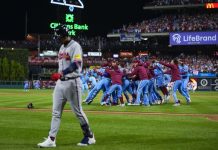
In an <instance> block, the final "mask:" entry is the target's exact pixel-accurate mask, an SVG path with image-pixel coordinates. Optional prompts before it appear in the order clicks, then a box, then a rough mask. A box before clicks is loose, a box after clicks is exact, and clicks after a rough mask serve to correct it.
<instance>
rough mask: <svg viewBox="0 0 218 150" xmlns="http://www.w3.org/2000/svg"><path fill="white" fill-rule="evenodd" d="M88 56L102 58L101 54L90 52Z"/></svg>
mask: <svg viewBox="0 0 218 150" xmlns="http://www.w3.org/2000/svg"><path fill="white" fill-rule="evenodd" d="M88 56H94V57H95V56H102V53H101V52H88Z"/></svg>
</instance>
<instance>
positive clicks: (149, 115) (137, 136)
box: [0, 89, 218, 150]
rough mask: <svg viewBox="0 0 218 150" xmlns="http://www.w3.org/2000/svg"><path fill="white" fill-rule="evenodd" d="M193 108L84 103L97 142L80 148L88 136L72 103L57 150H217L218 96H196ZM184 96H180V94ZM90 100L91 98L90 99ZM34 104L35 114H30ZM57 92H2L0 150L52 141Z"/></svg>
mask: <svg viewBox="0 0 218 150" xmlns="http://www.w3.org/2000/svg"><path fill="white" fill-rule="evenodd" d="M190 94H191V98H192V103H191V105H186V103H185V100H184V99H183V98H182V97H181V96H179V98H180V99H181V100H182V105H181V106H180V107H173V106H172V104H173V101H172V98H171V99H170V103H168V104H164V105H156V106H151V107H143V106H126V107H118V106H110V107H109V106H100V104H99V98H100V96H101V94H99V95H98V97H97V98H96V99H95V100H94V102H93V103H92V104H91V105H85V104H83V109H84V110H85V113H86V114H87V116H88V119H89V122H90V125H91V128H92V130H93V131H94V133H95V138H96V140H97V142H96V144H95V145H91V146H89V147H85V148H84V147H78V146H76V144H77V143H78V142H80V140H81V139H82V137H83V135H82V132H81V129H80V126H79V123H78V120H76V117H75V115H74V114H73V113H72V112H71V110H70V106H69V104H67V105H66V107H65V112H64V113H63V117H62V122H61V127H60V131H59V133H58V137H57V141H56V144H57V148H55V149H57V150H59V149H61V150H68V149H69V150H72V149H73V150H79V149H87V150H92V149H93V150H111V149H114V150H180V149H181V150H217V147H218V92H195V93H190ZM178 95H179V94H178ZM84 98H85V96H84ZM30 102H32V103H33V105H34V109H31V110H29V109H27V108H26V106H27V104H28V103H30ZM51 107H52V90H30V91H29V92H24V91H23V90H22V89H16V90H14V89H0V150H35V149H36V148H37V146H36V145H37V143H39V142H42V141H43V137H47V136H48V131H49V128H50V120H51Z"/></svg>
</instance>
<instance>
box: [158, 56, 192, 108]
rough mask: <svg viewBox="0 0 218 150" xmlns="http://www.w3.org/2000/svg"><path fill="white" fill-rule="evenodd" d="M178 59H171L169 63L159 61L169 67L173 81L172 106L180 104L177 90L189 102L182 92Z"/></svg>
mask: <svg viewBox="0 0 218 150" xmlns="http://www.w3.org/2000/svg"><path fill="white" fill-rule="evenodd" d="M178 63H179V62H178V60H177V59H174V60H172V61H171V63H170V64H167V63H164V62H160V64H162V65H164V66H166V67H168V68H170V70H171V75H172V82H174V84H173V91H172V95H173V99H174V102H175V104H174V105H173V106H180V100H178V98H177V95H176V91H177V90H178V91H179V92H180V93H181V95H182V96H184V97H185V98H186V100H187V103H189V101H188V99H187V97H186V94H185V93H184V91H183V90H181V89H182V80H181V76H180V72H179V64H178Z"/></svg>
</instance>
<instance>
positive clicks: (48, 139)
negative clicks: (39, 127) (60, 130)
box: [37, 137, 56, 148]
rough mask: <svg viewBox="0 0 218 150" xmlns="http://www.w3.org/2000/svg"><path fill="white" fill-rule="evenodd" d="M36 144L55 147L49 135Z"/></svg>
mask: <svg viewBox="0 0 218 150" xmlns="http://www.w3.org/2000/svg"><path fill="white" fill-rule="evenodd" d="M37 146H38V147H39V148H52V147H56V144H55V141H52V140H51V138H50V137H48V138H45V141H44V142H42V143H38V144H37Z"/></svg>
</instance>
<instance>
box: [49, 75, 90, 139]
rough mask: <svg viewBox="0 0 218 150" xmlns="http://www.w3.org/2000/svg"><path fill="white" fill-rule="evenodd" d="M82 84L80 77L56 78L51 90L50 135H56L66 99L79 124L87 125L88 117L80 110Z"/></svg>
mask: <svg viewBox="0 0 218 150" xmlns="http://www.w3.org/2000/svg"><path fill="white" fill-rule="evenodd" d="M81 91H82V84H81V79H80V78H76V79H71V80H67V81H61V80H58V81H57V83H56V86H55V89H54V92H53V108H52V120H51V128H50V131H49V136H50V137H56V135H57V133H58V130H59V128H60V123H61V116H62V112H63V109H64V106H65V104H66V102H67V101H69V102H70V106H71V109H72V111H73V112H74V113H75V115H76V117H77V118H78V119H79V122H80V125H81V126H83V125H85V124H87V125H88V119H87V117H86V115H85V113H84V112H83V110H82V95H81V94H82V93H81Z"/></svg>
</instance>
